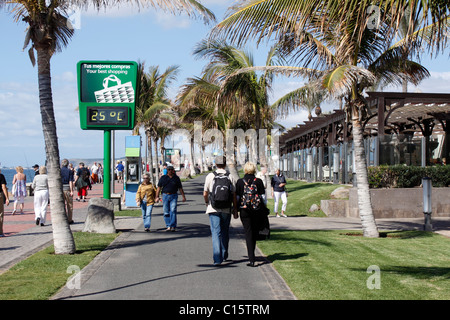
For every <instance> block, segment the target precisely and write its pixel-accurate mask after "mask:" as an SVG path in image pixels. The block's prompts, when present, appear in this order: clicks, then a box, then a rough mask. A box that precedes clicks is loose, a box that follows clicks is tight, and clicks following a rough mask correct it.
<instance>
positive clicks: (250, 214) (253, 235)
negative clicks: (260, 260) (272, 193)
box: [236, 162, 266, 267]
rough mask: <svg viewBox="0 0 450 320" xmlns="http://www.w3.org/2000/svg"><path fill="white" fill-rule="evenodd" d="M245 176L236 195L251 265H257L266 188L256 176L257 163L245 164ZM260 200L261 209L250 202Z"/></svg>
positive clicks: (238, 185) (237, 187)
mask: <svg viewBox="0 0 450 320" xmlns="http://www.w3.org/2000/svg"><path fill="white" fill-rule="evenodd" d="M244 173H245V175H244V177H243V178H241V179H239V180H238V181H237V183H236V197H237V198H238V199H237V203H238V204H239V210H240V216H241V221H242V225H243V226H244V233H245V242H246V244H247V253H248V259H249V260H250V262H249V263H248V264H247V266H249V267H254V266H255V248H256V239H257V236H258V232H259V226H260V221H261V219H260V217H259V216H258V215H259V214H264V213H263V212H262V211H263V210H266V206H265V204H264V198H265V193H266V191H265V189H264V184H263V182H262V180H261V179H259V178H256V177H255V173H256V165H255V164H254V163H252V162H247V163H246V164H245V165H244ZM256 202H258V203H259V204H260V205H259V209H256V210H255V209H253V207H252V206H251V205H250V203H255V204H256Z"/></svg>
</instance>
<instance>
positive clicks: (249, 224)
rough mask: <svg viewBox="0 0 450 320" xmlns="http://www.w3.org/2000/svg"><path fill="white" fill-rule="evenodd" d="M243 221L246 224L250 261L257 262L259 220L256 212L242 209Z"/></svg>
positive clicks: (246, 240) (245, 232) (245, 231)
mask: <svg viewBox="0 0 450 320" xmlns="http://www.w3.org/2000/svg"><path fill="white" fill-rule="evenodd" d="M240 216H241V221H242V225H243V226H244V234H245V242H246V244H247V254H248V259H249V260H250V262H255V248H256V236H257V235H258V220H257V219H256V215H255V213H252V212H249V211H247V210H245V209H241V214H240Z"/></svg>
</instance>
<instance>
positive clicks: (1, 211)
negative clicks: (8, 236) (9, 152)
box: [0, 170, 9, 237]
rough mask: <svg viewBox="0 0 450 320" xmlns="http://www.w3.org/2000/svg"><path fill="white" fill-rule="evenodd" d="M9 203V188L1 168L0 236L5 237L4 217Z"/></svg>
mask: <svg viewBox="0 0 450 320" xmlns="http://www.w3.org/2000/svg"><path fill="white" fill-rule="evenodd" d="M5 204H6V205H7V206H8V205H9V196H8V189H7V188H6V179H5V176H4V175H3V174H2V170H0V237H4V234H3V217H4V215H5V206H4V205H5Z"/></svg>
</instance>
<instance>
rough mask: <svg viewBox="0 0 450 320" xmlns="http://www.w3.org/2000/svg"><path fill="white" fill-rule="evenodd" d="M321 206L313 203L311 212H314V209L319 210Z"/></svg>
mask: <svg viewBox="0 0 450 320" xmlns="http://www.w3.org/2000/svg"><path fill="white" fill-rule="evenodd" d="M319 210H320V207H319V206H318V205H317V204H315V203H314V204H313V205H311V207H310V208H309V212H314V211H319Z"/></svg>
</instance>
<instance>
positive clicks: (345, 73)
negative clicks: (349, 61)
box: [321, 65, 376, 98]
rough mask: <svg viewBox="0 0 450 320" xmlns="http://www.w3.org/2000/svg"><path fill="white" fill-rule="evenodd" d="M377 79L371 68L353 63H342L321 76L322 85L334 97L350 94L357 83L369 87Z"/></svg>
mask: <svg viewBox="0 0 450 320" xmlns="http://www.w3.org/2000/svg"><path fill="white" fill-rule="evenodd" d="M375 81H376V77H375V76H374V75H373V74H372V72H370V71H369V70H367V69H365V68H361V67H357V66H353V65H342V66H339V67H337V68H334V69H332V70H330V71H329V72H328V73H327V74H325V75H324V76H323V77H322V78H321V83H322V87H323V88H324V89H327V90H328V91H329V93H330V95H331V96H332V97H334V98H337V97H340V96H343V95H349V94H350V92H352V90H354V86H355V85H356V84H358V85H361V84H363V85H362V86H363V87H368V86H370V85H371V84H373V83H374V82H375Z"/></svg>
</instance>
